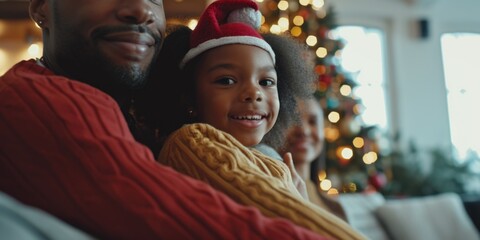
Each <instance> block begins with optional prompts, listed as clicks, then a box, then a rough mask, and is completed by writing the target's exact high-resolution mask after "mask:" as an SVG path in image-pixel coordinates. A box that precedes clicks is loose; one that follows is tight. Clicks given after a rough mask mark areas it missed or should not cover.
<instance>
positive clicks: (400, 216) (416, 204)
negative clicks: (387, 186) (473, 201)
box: [376, 193, 480, 240]
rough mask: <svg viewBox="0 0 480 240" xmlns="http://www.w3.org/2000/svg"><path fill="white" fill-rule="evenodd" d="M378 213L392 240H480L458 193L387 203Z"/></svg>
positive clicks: (389, 201)
mask: <svg viewBox="0 0 480 240" xmlns="http://www.w3.org/2000/svg"><path fill="white" fill-rule="evenodd" d="M376 214H377V216H378V218H379V219H380V220H381V221H382V223H383V224H384V225H385V227H386V229H387V230H388V232H389V234H390V236H391V237H392V238H393V239H402V240H417V239H418V240H430V239H432V240H442V239H444V240H452V239H462V240H479V239H480V237H479V235H478V232H477V230H476V228H475V226H474V225H473V223H472V221H471V220H470V218H469V217H468V215H467V212H466V211H465V209H464V207H463V204H462V201H461V199H460V197H459V196H458V195H457V194H454V193H445V194H441V195H436V196H428V197H421V198H410V199H401V200H388V201H387V202H386V203H385V204H384V205H382V206H380V207H379V208H378V209H377V211H376Z"/></svg>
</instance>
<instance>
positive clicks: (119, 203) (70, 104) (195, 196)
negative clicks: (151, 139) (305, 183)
mask: <svg viewBox="0 0 480 240" xmlns="http://www.w3.org/2000/svg"><path fill="white" fill-rule="evenodd" d="M166 115H167V116H168V114H166ZM0 191H3V192H5V193H7V194H9V195H11V196H13V197H14V198H16V199H18V200H20V201H21V202H23V203H26V204H29V205H31V206H34V207H38V208H40V209H43V210H45V211H47V212H49V213H51V214H53V215H55V216H57V217H59V218H60V219H62V220H64V221H66V222H67V223H69V224H71V225H73V226H75V227H77V228H79V229H82V230H84V231H86V232H88V233H90V234H92V235H94V236H96V237H99V238H101V239H233V238H235V239H267V238H268V239H270V238H271V239H322V237H319V236H317V235H315V234H313V233H311V232H309V231H307V230H305V229H303V228H300V227H298V226H295V225H293V224H292V223H290V222H288V221H286V220H280V219H270V218H266V217H264V216H263V215H261V214H260V213H259V211H258V210H256V209H254V208H249V207H244V206H240V205H238V204H236V203H235V202H233V201H232V200H231V199H229V198H228V197H226V196H225V195H223V194H221V193H219V192H217V191H215V190H213V189H212V188H211V187H209V186H207V185H206V184H204V183H202V182H199V181H196V180H193V179H191V178H189V177H186V176H184V175H181V174H179V173H177V172H175V171H173V170H172V169H170V168H168V167H164V166H162V165H160V164H158V163H157V162H155V161H154V159H153V156H152V154H151V153H150V151H149V150H148V149H147V148H146V147H144V146H143V145H141V144H139V143H137V142H136V141H135V140H134V139H133V137H132V135H131V134H130V132H129V130H128V127H127V125H126V123H125V120H124V118H123V115H122V113H121V111H120V109H119V107H118V105H117V103H116V102H115V101H114V100H113V99H112V98H110V97H109V96H108V95H107V94H105V93H103V92H101V91H99V90H97V89H95V88H92V87H91V86H88V85H86V84H83V83H80V82H78V81H73V80H70V79H67V78H64V77H61V76H58V75H55V74H54V73H52V72H51V71H49V70H48V69H46V68H43V67H41V66H39V65H37V64H36V63H35V61H34V60H29V61H23V62H20V63H19V64H17V65H15V66H14V67H13V68H12V69H11V70H9V71H8V72H7V73H6V74H5V75H4V76H2V77H0Z"/></svg>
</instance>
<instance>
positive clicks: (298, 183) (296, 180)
mask: <svg viewBox="0 0 480 240" xmlns="http://www.w3.org/2000/svg"><path fill="white" fill-rule="evenodd" d="M283 162H284V163H285V164H287V166H288V168H289V169H290V173H291V174H292V180H293V184H295V187H296V188H297V190H298V192H299V193H300V195H302V197H303V198H304V199H305V200H308V193H307V186H306V185H305V181H303V179H302V178H301V177H300V175H298V173H297V170H296V169H295V165H294V164H293V158H292V154H291V153H290V152H287V153H285V154H283Z"/></svg>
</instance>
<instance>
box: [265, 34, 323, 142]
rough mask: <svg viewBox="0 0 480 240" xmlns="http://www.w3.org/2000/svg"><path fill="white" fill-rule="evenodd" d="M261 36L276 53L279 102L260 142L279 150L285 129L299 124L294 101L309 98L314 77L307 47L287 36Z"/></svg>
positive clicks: (315, 76) (315, 77)
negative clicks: (275, 112) (274, 119)
mask: <svg viewBox="0 0 480 240" xmlns="http://www.w3.org/2000/svg"><path fill="white" fill-rule="evenodd" d="M262 36H263V38H264V39H265V41H267V43H268V44H270V46H271V47H272V49H273V51H274V52H275V60H276V64H275V65H276V66H275V69H276V70H277V77H278V84H277V88H278V96H279V98H280V111H279V113H278V119H277V122H276V123H275V125H274V126H273V128H272V130H270V132H268V133H267V135H266V136H265V137H264V138H263V142H264V143H266V144H267V145H270V146H272V147H273V148H275V149H278V148H279V147H280V146H281V145H282V144H283V142H284V139H285V137H284V135H285V129H288V128H289V127H290V126H291V125H292V124H295V123H297V122H298V121H299V117H298V114H296V112H297V103H296V101H297V100H296V99H306V98H308V97H310V96H312V94H313V91H314V89H313V86H314V81H315V80H316V79H317V75H316V74H315V71H314V67H313V64H312V62H311V61H309V59H308V56H307V54H308V48H307V46H306V45H303V44H301V43H300V42H299V41H297V40H296V39H294V38H293V37H291V36H289V35H275V34H271V33H266V34H263V35H262Z"/></svg>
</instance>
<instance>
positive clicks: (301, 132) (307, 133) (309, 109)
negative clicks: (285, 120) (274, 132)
mask: <svg viewBox="0 0 480 240" xmlns="http://www.w3.org/2000/svg"><path fill="white" fill-rule="evenodd" d="M298 112H299V113H300V118H301V122H300V124H299V125H297V126H293V127H291V128H290V129H288V131H287V135H286V136H287V138H286V143H285V146H284V150H285V151H286V152H291V153H292V157H293V160H294V161H295V164H300V163H310V162H312V161H313V160H315V159H316V158H317V157H318V156H319V155H320V153H321V151H322V149H323V142H324V132H323V112H322V110H321V106H320V104H319V103H318V102H317V101H316V100H315V99H308V100H306V101H299V102H298Z"/></svg>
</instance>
